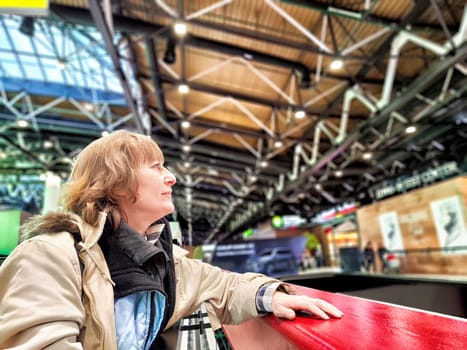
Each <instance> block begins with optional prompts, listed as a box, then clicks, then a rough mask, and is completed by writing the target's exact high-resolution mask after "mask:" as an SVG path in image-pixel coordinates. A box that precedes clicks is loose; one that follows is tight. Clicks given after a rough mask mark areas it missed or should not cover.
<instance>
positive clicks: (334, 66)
mask: <svg viewBox="0 0 467 350" xmlns="http://www.w3.org/2000/svg"><path fill="white" fill-rule="evenodd" d="M343 66H344V62H342V60H334V61H332V62H331V65H330V68H331V69H332V70H338V69H341V68H342V67H343Z"/></svg>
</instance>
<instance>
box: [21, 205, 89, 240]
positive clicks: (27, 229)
mask: <svg viewBox="0 0 467 350" xmlns="http://www.w3.org/2000/svg"><path fill="white" fill-rule="evenodd" d="M62 231H67V232H70V233H71V234H73V235H76V234H77V235H79V233H80V231H79V226H78V225H77V223H76V217H75V216H74V215H73V214H69V213H61V212H49V213H47V214H45V215H35V216H32V217H31V218H29V219H28V220H27V221H26V222H25V223H24V224H23V225H22V226H21V227H20V236H19V237H20V241H21V242H22V241H25V240H27V239H29V238H32V237H34V236H37V235H41V234H45V233H48V234H50V233H58V232H62Z"/></svg>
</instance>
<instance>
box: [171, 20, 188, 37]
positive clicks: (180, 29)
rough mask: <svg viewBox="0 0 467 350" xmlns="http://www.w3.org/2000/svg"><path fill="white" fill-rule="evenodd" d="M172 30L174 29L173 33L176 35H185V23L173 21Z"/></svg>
mask: <svg viewBox="0 0 467 350" xmlns="http://www.w3.org/2000/svg"><path fill="white" fill-rule="evenodd" d="M174 31H175V34H177V35H185V34H186V32H187V27H186V23H183V22H175V24H174Z"/></svg>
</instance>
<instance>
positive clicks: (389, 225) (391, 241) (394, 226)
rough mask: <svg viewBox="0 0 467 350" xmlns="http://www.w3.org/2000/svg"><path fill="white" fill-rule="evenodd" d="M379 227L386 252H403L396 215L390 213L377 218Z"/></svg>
mask: <svg viewBox="0 0 467 350" xmlns="http://www.w3.org/2000/svg"><path fill="white" fill-rule="evenodd" d="M379 225H380V228H381V233H382V234H383V243H384V245H385V246H386V248H387V249H388V250H403V249H404V242H403V241H402V235H401V230H400V227H399V221H398V219H397V213H396V212H395V211H391V212H388V213H385V214H382V215H380V216H379Z"/></svg>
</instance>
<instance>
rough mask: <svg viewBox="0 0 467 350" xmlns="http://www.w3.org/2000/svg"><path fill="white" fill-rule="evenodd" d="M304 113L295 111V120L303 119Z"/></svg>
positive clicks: (300, 110)
mask: <svg viewBox="0 0 467 350" xmlns="http://www.w3.org/2000/svg"><path fill="white" fill-rule="evenodd" d="M305 115H306V113H305V111H304V110H303V109H297V110H296V111H295V118H297V119H302V118H303V117H305Z"/></svg>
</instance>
